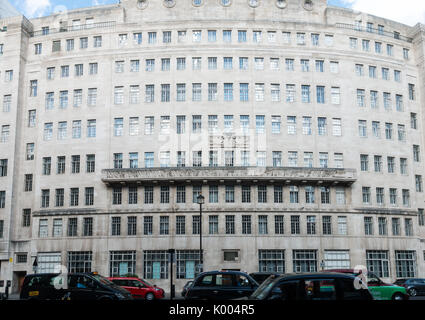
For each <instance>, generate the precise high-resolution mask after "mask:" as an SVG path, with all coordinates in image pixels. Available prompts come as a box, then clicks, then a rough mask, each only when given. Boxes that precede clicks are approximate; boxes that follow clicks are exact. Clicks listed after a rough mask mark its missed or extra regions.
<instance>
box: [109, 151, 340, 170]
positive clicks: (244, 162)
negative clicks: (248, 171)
mask: <svg viewBox="0 0 425 320" xmlns="http://www.w3.org/2000/svg"><path fill="white" fill-rule="evenodd" d="M187 154H189V152H188V153H186V151H177V154H176V158H175V162H174V161H173V162H174V163H175V164H176V165H175V166H177V167H186V166H187V165H188V163H189V158H188V157H186V155H187ZM191 156H192V157H191V159H190V160H191V165H192V166H193V167H202V166H203V160H205V159H204V157H203V153H202V150H201V151H192V153H191ZM254 160H255V165H256V166H259V167H266V166H267V152H266V151H256V152H255V159H254ZM272 161H273V162H272V165H273V167H282V166H283V152H282V151H273V152H272ZM303 161H304V162H303V166H304V167H305V168H313V167H314V153H313V152H304V156H303ZM128 163H129V168H138V167H139V153H138V152H131V153H129V156H128ZM329 163H330V161H329V153H328V152H319V162H318V164H319V166H318V167H320V168H328V167H330V165H329ZM219 164H222V165H224V166H226V167H233V166H244V167H246V166H250V165H253V163H252V161H251V152H250V151H248V150H241V151H240V157H237V156H236V152H235V151H234V150H224V151H223V152H219V151H218V150H210V151H209V152H208V166H209V167H219V166H220V165H219ZM204 165H205V164H204ZM298 166H299V161H298V151H289V152H288V162H287V167H298ZM144 167H145V168H154V167H155V153H154V152H145V153H144ZM159 167H162V168H167V167H171V152H170V151H161V152H159ZM332 167H333V168H344V158H343V154H342V153H334V154H333V166H332ZM113 168H114V169H121V168H123V154H122V153H114V162H113Z"/></svg>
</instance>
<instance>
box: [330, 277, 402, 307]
mask: <svg viewBox="0 0 425 320" xmlns="http://www.w3.org/2000/svg"><path fill="white" fill-rule="evenodd" d="M325 272H339V273H347V274H353V275H355V276H357V275H359V274H360V272H354V270H353V269H332V270H325ZM367 286H368V287H369V290H370V292H371V293H372V295H373V297H374V298H375V299H376V300H408V299H409V295H408V294H407V291H406V288H404V287H401V286H398V285H394V284H391V283H386V282H384V281H382V280H381V279H380V278H379V277H378V276H377V275H375V274H374V273H373V272H368V273H367Z"/></svg>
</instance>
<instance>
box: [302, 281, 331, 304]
mask: <svg viewBox="0 0 425 320" xmlns="http://www.w3.org/2000/svg"><path fill="white" fill-rule="evenodd" d="M304 298H305V300H308V301H316V300H336V281H335V279H332V278H312V279H304Z"/></svg>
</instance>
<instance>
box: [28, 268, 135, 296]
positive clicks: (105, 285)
mask: <svg viewBox="0 0 425 320" xmlns="http://www.w3.org/2000/svg"><path fill="white" fill-rule="evenodd" d="M20 299H21V300H132V299H133V298H132V296H131V294H130V292H128V291H127V290H125V289H123V288H121V287H119V286H117V285H116V284H114V283H112V282H111V281H109V280H108V279H106V278H105V277H102V276H100V275H98V274H92V273H90V274H88V273H71V274H58V273H46V274H31V275H27V276H25V279H24V282H23V284H22V289H21V293H20Z"/></svg>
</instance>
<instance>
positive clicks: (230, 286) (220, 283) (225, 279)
mask: <svg viewBox="0 0 425 320" xmlns="http://www.w3.org/2000/svg"><path fill="white" fill-rule="evenodd" d="M235 282H236V278H235V275H234V274H231V273H219V274H216V276H215V287H214V288H211V289H212V290H211V298H212V299H220V300H229V299H233V298H236V297H237V296H236V295H237V289H238V288H237V287H236V285H235Z"/></svg>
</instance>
